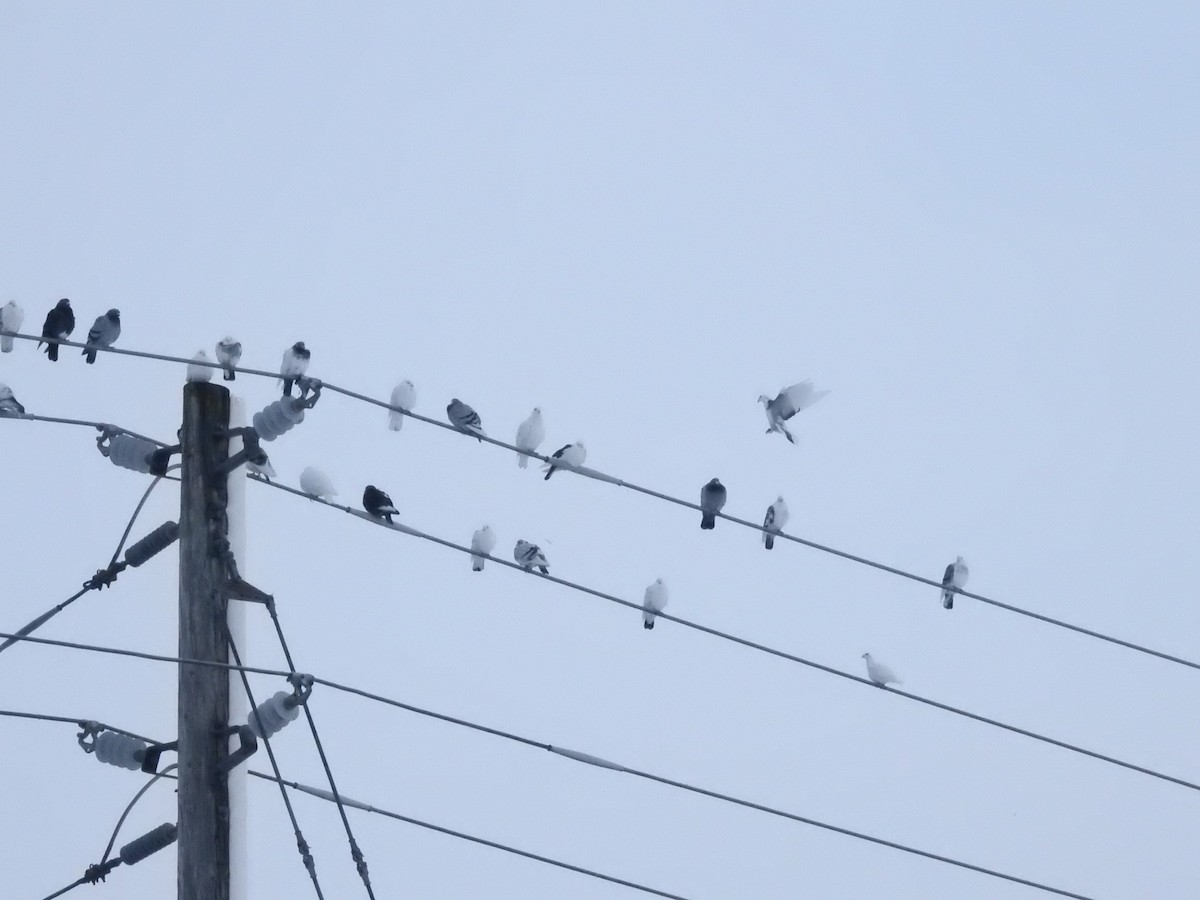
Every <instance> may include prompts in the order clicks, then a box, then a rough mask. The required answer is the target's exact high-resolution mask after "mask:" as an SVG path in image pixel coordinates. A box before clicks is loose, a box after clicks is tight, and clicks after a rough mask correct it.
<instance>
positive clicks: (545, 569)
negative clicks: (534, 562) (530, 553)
mask: <svg viewBox="0 0 1200 900" xmlns="http://www.w3.org/2000/svg"><path fill="white" fill-rule="evenodd" d="M538 571H539V572H541V573H542V574H543V575H549V574H550V569H549V567H548V566H538Z"/></svg>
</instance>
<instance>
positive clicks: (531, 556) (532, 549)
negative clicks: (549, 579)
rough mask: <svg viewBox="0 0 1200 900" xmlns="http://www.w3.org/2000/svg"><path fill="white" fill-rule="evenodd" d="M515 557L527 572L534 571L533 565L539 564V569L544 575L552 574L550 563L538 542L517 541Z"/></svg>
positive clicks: (514, 551)
mask: <svg viewBox="0 0 1200 900" xmlns="http://www.w3.org/2000/svg"><path fill="white" fill-rule="evenodd" d="M513 559H515V560H516V561H517V562H518V563H520V565H521V568H523V569H524V570H525V571H526V572H529V571H532V569H533V567H534V566H537V567H538V571H540V572H541V573H542V574H543V575H549V574H550V563H548V562H547V561H546V557H545V555H544V554H543V553H542V548H541V547H539V546H538V545H537V544H531V543H529V541H517V546H515V547H513Z"/></svg>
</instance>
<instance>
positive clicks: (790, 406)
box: [758, 381, 829, 444]
mask: <svg viewBox="0 0 1200 900" xmlns="http://www.w3.org/2000/svg"><path fill="white" fill-rule="evenodd" d="M828 393H829V391H818V390H814V389H813V383H812V382H811V381H801V382H799V383H798V384H793V385H792V386H791V387H785V388H784V389H783V390H782V391H780V392H779V393H778V395H776V397H775V399H774V400H772V399H771V398H770V397H768V396H767V395H766V394H760V395H759V397H758V402H759V403H761V404H762V405H763V408H764V409H765V410H766V413H767V424H768V425H769V426H770V427H769V428H768V429H767V434H770V433H771V432H772V431H778V432H780V433H781V434H782V435H783V436H784V437H786V438H787V439H788V441H789V443H792V444H794V443H796V439H795V438H794V437H792V433H791V432H790V431H788V430H787V427H786V426H785V425H784V424H783V423H784V422H786V421H787V420H788V419H790V418H791V417H792V416H794V415H795V414H796V413H798V412H800V410H802V409H807V408H808V407H810V406H812V405H813V404H814V403H816V402H817V401H818V400H820V399H821V398H822V397H824V396H825V395H826V394H828Z"/></svg>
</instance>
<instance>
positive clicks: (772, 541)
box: [763, 534, 775, 550]
mask: <svg viewBox="0 0 1200 900" xmlns="http://www.w3.org/2000/svg"><path fill="white" fill-rule="evenodd" d="M763 543H764V544H766V545H767V549H768V550H773V549H774V548H775V535H773V534H768V535H767V539H766V540H765V541H764V542H763Z"/></svg>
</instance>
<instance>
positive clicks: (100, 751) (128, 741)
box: [95, 731, 149, 771]
mask: <svg viewBox="0 0 1200 900" xmlns="http://www.w3.org/2000/svg"><path fill="white" fill-rule="evenodd" d="M148 746H149V744H147V743H146V742H145V741H139V740H138V739H137V738H133V737H130V736H129V735H127V734H120V733H118V732H116V731H102V732H100V733H99V734H98V735H96V744H95V754H96V759H98V760H100V762H102V763H108V764H109V765H110V766H119V767H120V768H122V769H130V770H133V771H136V770H137V769H140V768H141V767H142V760H143V759H145V757H146V748H147V747H148Z"/></svg>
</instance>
